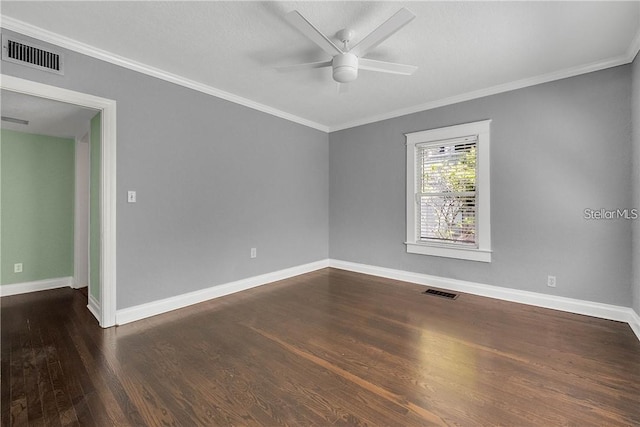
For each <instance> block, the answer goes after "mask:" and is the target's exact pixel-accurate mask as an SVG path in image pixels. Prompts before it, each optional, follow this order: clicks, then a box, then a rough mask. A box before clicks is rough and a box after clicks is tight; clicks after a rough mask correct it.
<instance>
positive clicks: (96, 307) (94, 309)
mask: <svg viewBox="0 0 640 427" xmlns="http://www.w3.org/2000/svg"><path fill="white" fill-rule="evenodd" d="M87 308H88V309H89V311H90V312H91V314H93V317H95V318H96V320H97V321H98V323H100V303H99V302H98V300H96V299H95V298H94V297H93V295H91V294H89V298H88V304H87Z"/></svg>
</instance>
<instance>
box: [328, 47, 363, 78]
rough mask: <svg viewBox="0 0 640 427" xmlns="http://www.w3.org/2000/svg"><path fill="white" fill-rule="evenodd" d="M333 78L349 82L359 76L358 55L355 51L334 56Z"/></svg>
mask: <svg viewBox="0 0 640 427" xmlns="http://www.w3.org/2000/svg"><path fill="white" fill-rule="evenodd" d="M332 66H333V79H334V80H335V81H337V82H339V83H348V82H352V81H354V80H355V79H356V78H357V77H358V57H357V56H355V55H354V54H353V53H342V54H339V55H336V56H334V57H333V62H332Z"/></svg>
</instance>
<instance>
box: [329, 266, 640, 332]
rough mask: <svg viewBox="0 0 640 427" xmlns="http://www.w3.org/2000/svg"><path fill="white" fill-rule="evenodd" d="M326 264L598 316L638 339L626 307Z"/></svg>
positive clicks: (638, 323) (636, 321)
mask: <svg viewBox="0 0 640 427" xmlns="http://www.w3.org/2000/svg"><path fill="white" fill-rule="evenodd" d="M329 267H332V268H337V269H340V270H347V271H353V272H355V273H363V274H370V275H372V276H378V277H384V278H387V279H394V280H401V281H403V282H410V283H415V284H418V285H425V286H435V287H439V288H443V289H450V290H452V291H457V292H465V293H468V294H473V295H479V296H484V297H489V298H495V299H500V300H504V301H511V302H517V303H521V304H527V305H533V306H537V307H543V308H551V309H554V310H560V311H566V312H569V313H576V314H583V315H586V316H592V317H599V318H601V319H608V320H616V321H619V322H626V323H628V324H629V326H630V327H631V329H632V330H633V332H634V333H635V334H636V336H637V337H638V339H639V340H640V318H639V317H638V315H637V314H636V313H635V312H634V311H633V310H632V309H631V308H629V307H621V306H618V305H612V304H603V303H598V302H592V301H585V300H579V299H574V298H566V297H560V296H555V295H547V294H541V293H537V292H529V291H521V290H518V289H510V288H503V287H500V286H493V285H485V284H482V283H475V282H468V281H465V280H458V279H450V278H447V277H440V276H431V275H428V274H421V273H413V272H410V271H403V270H395V269H391V268H385V267H377V266H372V265H367V264H358V263H354V262H349V261H341V260H335V259H331V260H329Z"/></svg>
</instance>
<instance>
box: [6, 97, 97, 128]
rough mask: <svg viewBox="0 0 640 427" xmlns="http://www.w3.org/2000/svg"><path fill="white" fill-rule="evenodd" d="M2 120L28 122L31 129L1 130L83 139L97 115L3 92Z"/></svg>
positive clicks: (79, 108)
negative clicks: (90, 121) (6, 118)
mask: <svg viewBox="0 0 640 427" xmlns="http://www.w3.org/2000/svg"><path fill="white" fill-rule="evenodd" d="M1 104H2V116H3V117H12V118H14V119H21V120H27V121H28V122H29V124H28V125H23V124H18V123H11V122H5V121H3V122H2V129H9V130H16V131H20V132H26V133H35V134H38V135H49V136H57V137H60V138H75V137H79V138H80V137H82V136H83V135H84V134H85V133H86V132H87V130H88V129H89V120H91V118H92V117H93V116H95V115H96V113H97V111H96V110H92V109H90V108H83V107H78V106H75V105H71V104H67V103H64V102H58V101H52V100H50V99H45V98H38V97H35V96H29V95H24V94H21V93H16V92H11V91H7V90H3V91H2V102H1Z"/></svg>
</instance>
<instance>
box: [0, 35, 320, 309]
mask: <svg viewBox="0 0 640 427" xmlns="http://www.w3.org/2000/svg"><path fill="white" fill-rule="evenodd" d="M3 31H4V30H3ZM7 33H9V32H8V31H7ZM38 43H40V44H42V42H38ZM64 53H65V75H64V76H58V75H55V74H49V73H44V72H40V71H37V70H33V69H30V68H27V67H23V66H20V65H15V64H11V63H7V62H3V64H2V73H4V74H8V75H12V76H17V77H22V78H25V79H29V80H34V81H38V82H42V83H46V84H50V85H54V86H59V87H63V88H68V89H72V90H76V91H80V92H84V93H89V94H93V95H97V96H101V97H105V98H110V99H114V100H116V101H117V126H118V129H117V144H118V146H117V175H118V176H117V194H118V205H117V227H118V228H117V239H118V240H117V268H118V274H117V286H118V289H117V308H118V309H122V308H126V307H130V306H133V305H137V304H141V303H145V302H149V301H154V300H158V299H161V298H166V297H171V296H174V295H179V294H183V293H186V292H190V291H195V290H198V289H203V288H207V287H210V286H213V285H217V284H222V283H227V282H229V281H234V280H239V279H242V278H246V277H251V276H255V275H258V274H263V273H267V272H272V271H277V270H280V269H283V268H287V267H292V266H297V265H301V264H305V263H308V262H313V261H318V260H323V259H326V258H327V256H328V234H329V231H328V208H327V206H328V185H329V183H328V176H327V174H328V157H329V154H328V143H327V138H328V137H327V135H326V134H325V133H323V132H320V131H316V130H313V129H310V128H308V127H305V126H301V125H298V124H294V123H292V122H289V121H286V120H282V119H279V118H276V117H273V116H270V115H268V114H265V113H261V112H258V111H255V110H252V109H249V108H246V107H243V106H240V105H237V104H234V103H231V102H227V101H224V100H221V99H218V98H215V97H212V96H209V95H205V94H203V93H199V92H196V91H193V90H190V89H186V88H184V87H181V86H177V85H174V84H171V83H168V82H165V81H162V80H159V79H156V78H152V77H149V76H146V75H143V74H140V73H136V72H133V71H130V70H127V69H124V68H121V67H118V66H115V65H112V64H109V63H106V62H103V61H99V60H96V59H93V58H90V57H87V56H84V55H81V54H78V53H75V52H71V51H64ZM127 190H137V192H138V194H137V196H138V197H137V198H138V202H137V203H136V204H127V203H126V194H127ZM251 247H257V249H258V257H257V258H256V259H253V260H252V259H250V258H249V253H250V248H251Z"/></svg>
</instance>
